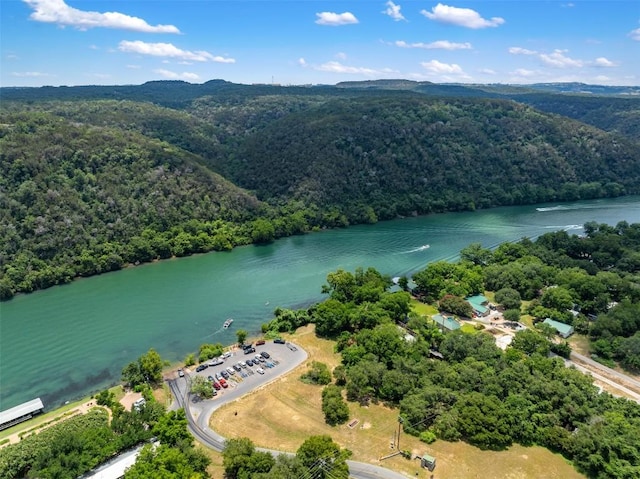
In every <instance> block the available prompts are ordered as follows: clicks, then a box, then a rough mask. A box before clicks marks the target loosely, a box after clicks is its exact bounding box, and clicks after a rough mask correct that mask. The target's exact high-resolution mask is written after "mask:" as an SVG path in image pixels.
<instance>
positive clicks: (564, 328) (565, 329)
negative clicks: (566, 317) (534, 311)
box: [543, 318, 574, 339]
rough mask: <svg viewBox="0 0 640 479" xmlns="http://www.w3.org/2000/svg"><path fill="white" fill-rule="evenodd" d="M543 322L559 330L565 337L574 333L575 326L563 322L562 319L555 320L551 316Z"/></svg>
mask: <svg viewBox="0 0 640 479" xmlns="http://www.w3.org/2000/svg"><path fill="white" fill-rule="evenodd" d="M543 323H544V324H548V325H549V326H551V327H552V328H553V329H555V330H556V331H557V332H558V334H559V335H560V336H562V337H563V338H565V339H566V338H568V337H569V336H571V335H572V334H573V333H574V330H573V326H571V325H570V324H565V323H561V322H560V321H554V320H553V319H551V318H547V319H545V320H544V321H543Z"/></svg>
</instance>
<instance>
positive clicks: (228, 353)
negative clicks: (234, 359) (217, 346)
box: [222, 351, 231, 359]
mask: <svg viewBox="0 0 640 479" xmlns="http://www.w3.org/2000/svg"><path fill="white" fill-rule="evenodd" d="M222 357H223V358H224V359H227V358H230V357H231V353H230V352H229V351H227V352H226V353H224V354H223V355H222Z"/></svg>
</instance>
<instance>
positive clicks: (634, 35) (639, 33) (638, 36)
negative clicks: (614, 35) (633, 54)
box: [629, 28, 640, 42]
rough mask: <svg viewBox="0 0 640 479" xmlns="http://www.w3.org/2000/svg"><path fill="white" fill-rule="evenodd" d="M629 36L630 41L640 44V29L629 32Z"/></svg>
mask: <svg viewBox="0 0 640 479" xmlns="http://www.w3.org/2000/svg"><path fill="white" fill-rule="evenodd" d="M629 36H630V37H631V39H632V40H635V41H637V42H640V28H636V29H635V30H631V31H630V32H629Z"/></svg>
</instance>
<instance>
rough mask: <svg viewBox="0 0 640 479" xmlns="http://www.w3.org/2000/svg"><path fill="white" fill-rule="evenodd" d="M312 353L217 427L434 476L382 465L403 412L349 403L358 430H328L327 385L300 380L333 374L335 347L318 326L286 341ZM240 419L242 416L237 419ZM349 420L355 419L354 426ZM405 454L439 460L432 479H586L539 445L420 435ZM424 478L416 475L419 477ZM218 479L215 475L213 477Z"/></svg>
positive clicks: (396, 463)
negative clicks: (317, 445) (321, 372)
mask: <svg viewBox="0 0 640 479" xmlns="http://www.w3.org/2000/svg"><path fill="white" fill-rule="evenodd" d="M287 339H290V340H291V341H294V342H296V343H297V344H299V345H301V346H302V347H303V348H305V349H306V350H307V352H308V353H309V359H308V360H307V361H306V362H305V363H303V364H302V365H301V366H299V367H298V368H297V369H296V370H295V371H293V372H292V373H290V374H289V375H287V376H285V377H282V378H280V379H279V380H277V381H275V382H273V383H271V384H269V385H267V386H265V387H263V388H261V389H258V390H256V391H253V392H252V393H250V394H248V395H247V396H245V397H243V398H242V399H240V400H238V401H235V402H233V403H232V404H228V405H226V406H224V407H223V408H221V409H219V410H218V411H216V412H215V413H214V415H213V416H212V418H211V424H210V425H211V427H212V428H213V429H215V430H216V431H218V432H219V433H220V434H222V435H223V436H225V437H250V438H251V440H252V441H253V442H254V443H255V444H256V445H257V446H260V447H269V448H271V449H277V450H282V451H290V452H293V451H295V450H297V449H298V447H299V446H300V444H302V442H303V441H304V440H305V439H306V438H307V437H309V436H311V435H315V434H328V435H330V436H331V437H332V438H333V439H334V440H335V441H336V442H338V443H339V444H340V445H341V446H343V447H347V448H349V449H350V450H351V451H353V454H354V455H353V459H354V460H358V461H362V462H367V463H372V464H378V465H382V466H384V467H388V468H390V469H393V470H397V471H402V472H404V473H405V474H408V475H410V476H412V477H421V478H423V479H424V478H428V477H430V476H431V473H429V472H428V471H427V470H422V469H420V468H419V467H418V461H417V460H413V461H411V460H407V459H403V458H401V457H394V458H391V459H387V460H385V461H380V458H381V457H382V456H385V455H387V454H389V453H390V452H393V450H392V449H391V448H390V443H391V441H392V438H393V437H394V434H395V432H396V431H397V429H398V410H397V409H393V408H389V407H386V406H383V405H381V404H377V405H371V406H369V407H361V406H359V405H358V404H354V403H349V410H350V412H351V419H358V421H359V422H358V424H357V425H356V426H355V427H354V428H353V429H350V428H349V427H348V426H347V425H342V426H336V427H330V426H328V425H327V424H325V422H324V415H323V414H322V410H321V391H322V387H321V386H313V385H309V384H303V383H301V382H300V381H298V377H299V376H300V374H302V373H303V372H304V371H306V370H307V368H308V364H307V363H309V364H310V363H311V361H314V360H315V361H321V362H323V363H325V364H327V365H328V366H329V367H330V368H333V367H334V366H336V365H337V364H339V362H340V357H339V355H337V354H335V353H334V349H333V343H332V342H331V341H326V340H322V339H318V338H316V337H315V334H314V332H313V327H312V326H308V327H305V328H301V329H300V330H298V332H296V334H294V335H290V336H288V337H287ZM236 413H237V414H236ZM351 419H350V420H351ZM400 448H401V449H408V450H410V451H412V452H413V453H414V454H418V455H420V454H423V453H427V454H430V455H432V456H435V457H436V459H437V467H436V470H435V472H434V477H447V478H449V479H463V478H464V479H466V478H469V477H500V478H509V479H529V478H531V479H533V478H538V477H541V471H544V474H542V475H543V476H544V477H545V478H548V479H561V478H562V479H565V478H566V479H577V478H581V477H583V476H582V475H580V474H578V473H577V472H576V471H575V470H574V469H573V468H572V467H571V465H570V464H569V463H568V462H567V461H566V460H565V459H564V458H563V457H562V456H559V455H556V454H552V453H551V452H549V451H548V450H546V449H544V448H541V447H531V448H525V447H522V446H514V447H512V448H510V449H509V450H508V451H501V452H493V451H481V450H480V449H477V448H475V447H473V446H470V445H468V444H465V443H462V442H456V443H449V442H444V441H436V442H434V443H433V444H430V445H426V444H424V443H423V442H420V440H419V439H418V438H416V437H413V436H409V435H407V434H404V433H402V434H401V436H400ZM416 472H418V476H416V475H415V474H416ZM215 477H217V476H215Z"/></svg>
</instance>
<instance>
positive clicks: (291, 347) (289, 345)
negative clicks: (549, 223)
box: [287, 343, 298, 351]
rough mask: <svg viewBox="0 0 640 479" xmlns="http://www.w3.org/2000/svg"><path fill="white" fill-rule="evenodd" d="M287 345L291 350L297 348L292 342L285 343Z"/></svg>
mask: <svg viewBox="0 0 640 479" xmlns="http://www.w3.org/2000/svg"><path fill="white" fill-rule="evenodd" d="M287 347H288V348H289V349H290V350H291V351H297V350H298V348H296V347H295V346H294V345H293V344H291V343H287Z"/></svg>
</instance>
